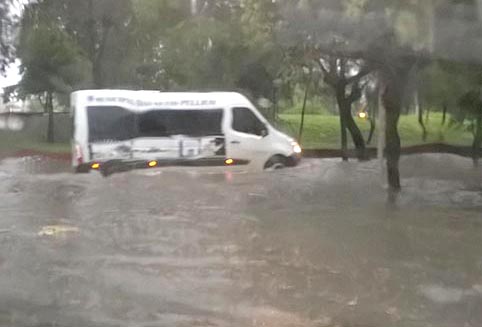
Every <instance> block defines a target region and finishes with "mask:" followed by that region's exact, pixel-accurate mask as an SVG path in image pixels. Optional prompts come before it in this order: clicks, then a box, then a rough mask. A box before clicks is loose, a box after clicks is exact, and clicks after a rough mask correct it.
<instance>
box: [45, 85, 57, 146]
mask: <svg viewBox="0 0 482 327" xmlns="http://www.w3.org/2000/svg"><path fill="white" fill-rule="evenodd" d="M46 105H47V110H48V125H47V142H48V143H54V141H55V139H54V104H53V94H52V92H47V99H46Z"/></svg>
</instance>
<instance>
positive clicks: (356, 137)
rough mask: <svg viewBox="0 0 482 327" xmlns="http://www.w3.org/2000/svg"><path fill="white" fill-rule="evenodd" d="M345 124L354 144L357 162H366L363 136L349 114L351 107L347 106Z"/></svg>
mask: <svg viewBox="0 0 482 327" xmlns="http://www.w3.org/2000/svg"><path fill="white" fill-rule="evenodd" d="M345 110H346V111H345V122H346V128H347V129H348V131H350V135H351V138H352V140H353V144H355V149H356V153H357V158H358V160H367V156H366V151H365V150H366V146H365V139H364V138H363V134H362V132H361V131H360V128H358V125H357V124H356V123H355V120H354V119H353V116H352V114H351V105H349V104H348V105H347V108H345Z"/></svg>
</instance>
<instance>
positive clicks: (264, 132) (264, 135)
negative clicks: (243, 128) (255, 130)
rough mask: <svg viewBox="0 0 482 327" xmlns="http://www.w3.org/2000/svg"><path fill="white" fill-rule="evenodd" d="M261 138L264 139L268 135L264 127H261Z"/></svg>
mask: <svg viewBox="0 0 482 327" xmlns="http://www.w3.org/2000/svg"><path fill="white" fill-rule="evenodd" d="M260 135H261V137H266V136H268V135H269V132H268V128H267V127H266V126H263V128H262V129H261V131H260Z"/></svg>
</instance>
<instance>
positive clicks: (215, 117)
mask: <svg viewBox="0 0 482 327" xmlns="http://www.w3.org/2000/svg"><path fill="white" fill-rule="evenodd" d="M87 113H88V114H87V115H88V122H89V142H103V141H124V140H128V139H133V138H136V137H169V136H174V135H186V136H193V137H200V136H213V135H222V129H221V123H222V118H223V110H222V109H203V110H199V109H196V110H182V109H181V110H172V109H153V110H149V111H144V112H139V113H135V112H133V111H130V110H128V109H125V108H122V107H114V106H112V107H111V106H102V107H100V106H99V107H88V108H87Z"/></svg>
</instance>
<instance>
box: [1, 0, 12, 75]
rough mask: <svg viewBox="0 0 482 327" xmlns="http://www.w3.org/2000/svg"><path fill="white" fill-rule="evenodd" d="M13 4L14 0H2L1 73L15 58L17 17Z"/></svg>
mask: <svg viewBox="0 0 482 327" xmlns="http://www.w3.org/2000/svg"><path fill="white" fill-rule="evenodd" d="M12 5H13V1H12V0H4V1H2V2H0V73H5V69H6V67H7V66H8V65H9V64H10V63H11V62H12V59H13V48H12V44H13V42H12V39H13V35H12V29H13V25H14V20H15V17H13V14H12V12H11V10H10V8H11V6H12Z"/></svg>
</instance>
